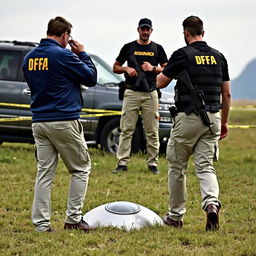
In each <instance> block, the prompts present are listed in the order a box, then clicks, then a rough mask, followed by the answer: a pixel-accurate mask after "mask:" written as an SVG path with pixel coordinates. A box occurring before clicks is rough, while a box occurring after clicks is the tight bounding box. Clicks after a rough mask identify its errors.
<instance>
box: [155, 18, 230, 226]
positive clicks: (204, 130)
mask: <svg viewBox="0 0 256 256" xmlns="http://www.w3.org/2000/svg"><path fill="white" fill-rule="evenodd" d="M183 28H184V32H183V33H184V38H185V42H186V44H187V46H186V47H183V48H181V49H178V50H177V51H175V52H174V53H173V54H172V56H171V58H170V60H169V62H168V64H167V66H166V67H165V69H164V70H163V72H162V73H161V74H159V75H158V77H157V87H158V88H163V87H166V86H167V85H168V84H169V83H170V82H171V80H172V79H177V78H178V80H177V83H176V86H175V105H176V110H175V111H174V112H173V117H174V125H173V129H172V131H171V134H170V139H169V142H168V146H167V159H168V161H169V173H168V185H169V186H168V187H169V214H168V215H167V216H166V217H165V218H164V222H165V223H166V224H167V225H170V226H173V227H179V228H181V227H182V226H183V217H184V214H185V212H186V208H185V203H186V199H187V196H186V194H187V192H186V169H187V164H188V160H189V158H190V156H191V155H192V154H194V158H195V167H196V175H197V176H198V178H199V181H200V190H201V196H202V209H203V210H205V212H206V216H207V220H206V230H217V229H219V209H220V207H221V202H220V200H219V198H218V197H219V185H218V181H217V176H216V171H215V169H214V167H213V161H214V160H216V159H217V158H218V140H219V139H223V138H224V137H226V136H227V134H228V114H229V108H230V101H231V93H230V81H229V80H230V79H229V74H228V65H227V61H226V59H225V57H224V56H223V55H222V54H221V53H220V52H219V51H217V50H215V49H213V48H211V47H210V46H208V45H207V43H206V42H204V41H203V36H204V30H203V22H202V21H201V19H200V18H199V17H196V16H190V17H188V18H186V19H185V20H184V21H183ZM184 71H186V72H187V74H188V77H189V78H190V80H191V83H192V85H193V87H194V88H195V93H196V94H191V91H190V90H188V87H187V86H186V84H184V81H183V80H181V79H179V75H180V74H181V72H184ZM195 95H200V99H201V100H202V101H201V103H204V104H202V106H203V109H201V110H203V111H206V113H207V116H208V117H209V120H210V129H209V127H208V126H206V125H205V124H204V122H203V118H202V117H201V115H199V111H198V110H199V109H198V108H197V107H196V104H194V103H195V100H196V99H195ZM221 105H222V111H221V115H220V113H219V109H220V107H221ZM204 113H205V112H204Z"/></svg>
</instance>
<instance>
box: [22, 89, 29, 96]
mask: <svg viewBox="0 0 256 256" xmlns="http://www.w3.org/2000/svg"><path fill="white" fill-rule="evenodd" d="M22 93H23V94H25V95H29V96H30V95H31V91H30V89H28V88H27V89H24V90H23V91H22Z"/></svg>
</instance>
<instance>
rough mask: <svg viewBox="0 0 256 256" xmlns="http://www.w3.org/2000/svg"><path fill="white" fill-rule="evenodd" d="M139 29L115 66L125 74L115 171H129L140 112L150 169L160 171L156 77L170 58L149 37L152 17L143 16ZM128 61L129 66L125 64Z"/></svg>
mask: <svg viewBox="0 0 256 256" xmlns="http://www.w3.org/2000/svg"><path fill="white" fill-rule="evenodd" d="M137 30H138V33H139V39H138V40H136V41H133V42H130V43H128V44H125V45H124V46H123V48H122V49H121V51H120V53H119V55H118V57H117V58H116V61H115V63H114V66H113V72H114V73H117V74H123V73H124V75H125V88H126V89H125V92H124V99H123V107H122V116H121V121H120V129H121V135H120V139H119V147H118V151H117V159H118V166H117V168H116V169H115V170H114V171H113V173H118V172H120V171H127V170H128V168H127V165H128V162H129V159H130V152H131V141H132V136H133V132H134V130H135V127H136V123H137V120H138V117H139V113H140V112H141V117H142V119H143V124H144V128H145V134H146V140H147V165H148V169H149V170H150V171H151V172H153V173H154V174H158V173H159V170H158V169H157V164H158V153H159V137H158V117H159V114H158V93H157V90H156V76H157V74H159V73H160V72H161V71H162V70H163V67H164V66H166V64H167V57H166V54H165V51H164V49H163V47H162V46H161V45H159V44H156V43H154V42H152V41H151V40H150V39H149V37H150V35H151V33H152V31H153V29H152V22H151V20H149V19H146V18H145V19H141V20H140V21H139V25H138V29H137ZM126 61H127V66H126V67H123V64H124V63H125V62H126ZM159 64H160V66H159Z"/></svg>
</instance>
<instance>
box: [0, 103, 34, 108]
mask: <svg viewBox="0 0 256 256" xmlns="http://www.w3.org/2000/svg"><path fill="white" fill-rule="evenodd" d="M0 106H7V107H19V108H30V105H28V104H15V103H0Z"/></svg>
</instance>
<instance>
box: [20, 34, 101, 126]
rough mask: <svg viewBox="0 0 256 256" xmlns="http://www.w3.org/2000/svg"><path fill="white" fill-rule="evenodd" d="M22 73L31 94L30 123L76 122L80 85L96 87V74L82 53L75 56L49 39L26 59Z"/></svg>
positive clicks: (93, 66) (80, 105)
mask: <svg viewBox="0 0 256 256" xmlns="http://www.w3.org/2000/svg"><path fill="white" fill-rule="evenodd" d="M23 72H24V75H25V78H26V81H27V83H28V86H29V88H30V90H31V98H32V102H31V105H30V108H31V111H32V122H47V121H64V120H77V119H79V118H80V110H81V108H82V107H83V100H82V94H81V90H80V84H83V85H85V86H88V87H90V86H94V85H95V84H96V83H97V70H96V68H95V65H94V64H93V62H92V60H91V58H90V57H89V56H88V55H87V54H86V53H85V52H81V53H79V54H78V55H76V54H75V53H73V52H71V51H70V50H69V49H66V48H63V47H62V46H61V45H60V44H59V43H58V42H56V41H55V40H52V39H48V38H46V39H42V40H41V42H40V44H39V45H38V47H36V48H34V49H33V50H32V51H31V52H29V53H28V54H27V55H26V56H25V58H24V62H23Z"/></svg>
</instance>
